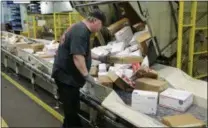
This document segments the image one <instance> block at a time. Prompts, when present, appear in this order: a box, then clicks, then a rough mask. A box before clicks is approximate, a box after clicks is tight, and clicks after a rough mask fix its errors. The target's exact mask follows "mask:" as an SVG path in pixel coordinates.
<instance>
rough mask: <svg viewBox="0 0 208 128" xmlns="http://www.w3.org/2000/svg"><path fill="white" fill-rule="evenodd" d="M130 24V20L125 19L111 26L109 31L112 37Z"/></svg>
mask: <svg viewBox="0 0 208 128" xmlns="http://www.w3.org/2000/svg"><path fill="white" fill-rule="evenodd" d="M128 24H129V19H127V18H123V19H121V20H119V21H117V22H115V23H113V24H111V25H110V26H109V27H108V30H109V32H110V33H111V35H114V34H115V33H116V32H117V31H118V30H120V29H121V28H123V27H124V26H126V25H128Z"/></svg>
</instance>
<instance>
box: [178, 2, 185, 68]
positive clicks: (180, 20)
mask: <svg viewBox="0 0 208 128" xmlns="http://www.w3.org/2000/svg"><path fill="white" fill-rule="evenodd" d="M183 12H184V1H180V2H179V16H178V41H177V68H179V69H181V54H182V42H183V38H182V35H183Z"/></svg>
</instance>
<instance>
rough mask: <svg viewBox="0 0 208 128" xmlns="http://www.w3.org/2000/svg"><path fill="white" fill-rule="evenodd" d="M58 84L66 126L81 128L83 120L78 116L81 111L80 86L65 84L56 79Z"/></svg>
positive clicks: (66, 127) (64, 124) (68, 127)
mask: <svg viewBox="0 0 208 128" xmlns="http://www.w3.org/2000/svg"><path fill="white" fill-rule="evenodd" d="M55 82H56V84H57V86H58V93H59V97H60V100H61V102H62V103H63V109H64V116H65V117H64V123H63V127H64V128H80V127H82V125H81V120H80V117H79V116H78V112H79V111H80V92H79V88H76V87H73V86H71V85H67V84H64V83H62V82H60V81H57V80H55Z"/></svg>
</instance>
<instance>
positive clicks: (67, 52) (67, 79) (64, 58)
mask: <svg viewBox="0 0 208 128" xmlns="http://www.w3.org/2000/svg"><path fill="white" fill-rule="evenodd" d="M90 34H91V32H90V31H89V29H88V28H87V26H86V25H85V24H84V23H83V22H80V23H77V24H75V25H73V26H72V27H71V28H70V29H69V31H68V32H66V33H65V36H64V40H63V42H61V43H60V45H59V47H58V50H57V53H56V56H55V60H54V65H53V71H52V77H53V78H54V79H56V80H58V81H60V82H63V83H65V84H67V85H69V86H75V87H82V86H83V85H84V83H85V80H84V78H83V76H82V74H81V73H80V72H79V70H78V69H77V68H76V66H75V64H74V61H73V55H83V56H84V57H85V63H86V67H87V69H88V71H89V69H90V67H91V53H90V43H89V42H90Z"/></svg>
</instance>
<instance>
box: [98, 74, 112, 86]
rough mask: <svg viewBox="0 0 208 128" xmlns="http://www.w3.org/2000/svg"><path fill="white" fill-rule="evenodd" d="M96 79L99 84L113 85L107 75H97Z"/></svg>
mask: <svg viewBox="0 0 208 128" xmlns="http://www.w3.org/2000/svg"><path fill="white" fill-rule="evenodd" d="M98 81H99V83H100V84H102V85H104V86H107V87H110V88H112V87H113V81H112V80H111V79H110V78H109V77H108V76H99V77H98Z"/></svg>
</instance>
